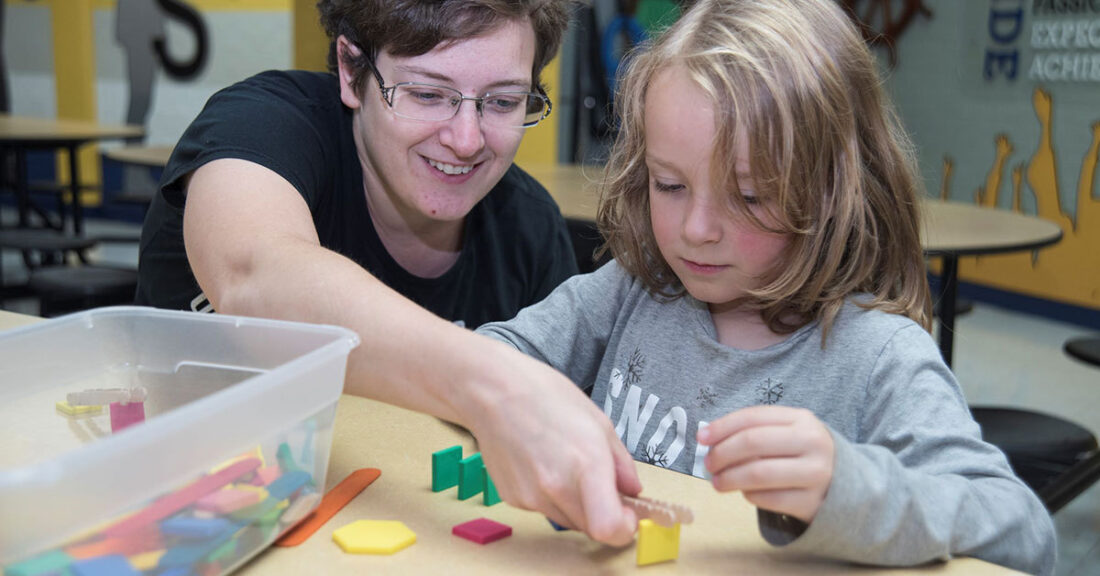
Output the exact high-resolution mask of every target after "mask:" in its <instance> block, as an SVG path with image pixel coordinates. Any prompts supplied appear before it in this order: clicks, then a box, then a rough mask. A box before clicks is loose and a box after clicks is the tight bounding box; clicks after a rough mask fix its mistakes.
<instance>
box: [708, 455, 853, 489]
mask: <svg viewBox="0 0 1100 576" xmlns="http://www.w3.org/2000/svg"><path fill="white" fill-rule="evenodd" d="M831 480H832V467H831V466H830V465H829V464H828V463H827V462H824V461H823V460H822V459H820V458H812V457H811V458H806V457H803V458H762V459H758V460H753V461H751V462H747V463H744V464H741V465H736V466H730V467H727V468H723V469H720V470H718V471H717V473H712V475H711V484H713V485H714V488H715V489H716V490H718V491H719V492H732V491H734V490H740V491H742V492H745V493H748V492H756V491H769V490H788V489H804V488H810V489H814V490H823V489H824V488H825V487H827V486H828V485H829V482H830V481H831Z"/></svg>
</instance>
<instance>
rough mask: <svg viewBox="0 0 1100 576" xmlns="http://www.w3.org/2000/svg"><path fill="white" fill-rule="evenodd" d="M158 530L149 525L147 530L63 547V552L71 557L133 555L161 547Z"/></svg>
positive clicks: (162, 545)
mask: <svg viewBox="0 0 1100 576" xmlns="http://www.w3.org/2000/svg"><path fill="white" fill-rule="evenodd" d="M163 547H164V543H163V541H162V538H161V535H160V530H159V529H158V528H157V527H155V526H151V527H149V529H148V530H138V531H135V532H133V533H130V534H127V535H126V536H124V537H121V538H96V539H94V540H90V541H83V542H79V543H77V544H73V545H71V546H66V547H65V552H66V553H67V554H68V555H69V556H72V557H73V558H79V559H85V558H95V557H96V556H111V555H115V554H117V555H120V556H133V555H135V554H141V553H143V552H148V551H150V550H157V549H159V548H163Z"/></svg>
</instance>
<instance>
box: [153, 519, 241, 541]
mask: <svg viewBox="0 0 1100 576" xmlns="http://www.w3.org/2000/svg"><path fill="white" fill-rule="evenodd" d="M230 526H231V524H230V522H229V521H228V520H226V519H224V518H189V517H186V516H176V517H174V518H169V519H167V520H165V521H164V522H161V523H160V531H161V533H162V534H164V535H165V536H175V537H178V538H183V539H185V540H205V539H207V538H213V537H215V536H217V535H218V534H221V533H222V532H224V531H225V530H228V529H229V528H230Z"/></svg>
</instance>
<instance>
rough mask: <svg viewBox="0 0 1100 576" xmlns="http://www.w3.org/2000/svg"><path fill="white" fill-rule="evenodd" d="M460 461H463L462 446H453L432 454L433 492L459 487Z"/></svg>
mask: <svg viewBox="0 0 1100 576" xmlns="http://www.w3.org/2000/svg"><path fill="white" fill-rule="evenodd" d="M459 460H462V446H451V447H450V448H447V449H444V450H440V451H439V452H433V453H432V492H441V491H443V490H446V489H447V488H450V487H452V486H458V462H459Z"/></svg>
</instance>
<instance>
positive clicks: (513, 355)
mask: <svg viewBox="0 0 1100 576" xmlns="http://www.w3.org/2000/svg"><path fill="white" fill-rule="evenodd" d="M500 346H501V348H500V351H499V353H498V354H494V355H493V360H494V362H496V366H495V367H494V369H493V370H492V373H495V374H494V375H493V376H490V378H493V379H495V380H497V382H500V379H499V375H507V376H508V377H509V378H510V381H511V383H512V384H514V385H505V386H500V385H497V386H488V387H486V389H487V390H488V389H492V390H494V391H495V394H494V395H493V397H491V398H488V399H486V402H487V403H486V404H485V405H484V408H483V409H481V410H479V414H478V415H477V417H475V418H471V419H467V421H466V424H467V427H468V428H470V431H471V432H473V434H474V436H475V437H476V438H477V441H478V448H479V450H480V451H481V454H482V458H483V459H484V461H485V465H486V467H487V468H488V469H489V474H490V475H491V476H492V478H493V482H494V484H495V485H496V487H497V491H498V492H499V493H500V496H501V498H502V499H503V500H504V501H505V502H508V503H509V504H510V505H512V506H515V507H517V508H522V509H526V510H536V511H538V512H541V513H543V514H544V515H546V516H547V517H548V518H549V519H551V520H553V521H554V522H556V523H558V524H560V525H562V526H566V527H569V528H575V529H578V530H582V531H584V532H585V533H586V534H588V536H589V537H591V538H592V539H593V540H596V541H598V542H602V543H604V544H610V545H613V546H624V545H627V544H630V543H631V542H632V541H633V539H634V532H635V530H636V527H637V523H638V521H637V517H636V515H635V514H634V512H633V510H631V509H630V508H628V507H626V506H624V505H623V503H622V501H621V499H620V498H619V494H620V493H623V494H628V495H631V496H634V495H637V494H638V493H639V492H640V491H641V483H640V481H639V480H638V475H637V471H636V469H635V467H634V460H633V458H632V457H631V456H630V453H629V452H627V450H626V447H624V446H623V444H622V442H621V441H619V438H618V436H616V435H615V431H614V428H613V427H612V426H611V422H610V421H609V420H608V419H607V416H605V415H604V414H603V412H601V411H600V410H599V408H598V407H597V406H596V405H595V404H594V403H593V402H592V400H591V399H590V398H588V397H587V396H585V395H584V393H583V392H581V391H580V389H578V388H577V386H576V385H575V384H573V383H572V382H570V381H569V380H568V379H567V378H566V377H565V376H563V375H562V374H560V373H559V372H557V371H555V370H553V369H552V368H550V367H549V366H546V365H545V364H543V363H541V362H539V361H537V360H534V359H532V358H529V357H527V356H524V355H522V354H520V353H519V352H517V351H516V350H515V349H513V348H511V347H507V346H505V345H503V344H500ZM505 348H506V349H505Z"/></svg>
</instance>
